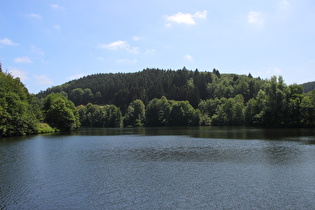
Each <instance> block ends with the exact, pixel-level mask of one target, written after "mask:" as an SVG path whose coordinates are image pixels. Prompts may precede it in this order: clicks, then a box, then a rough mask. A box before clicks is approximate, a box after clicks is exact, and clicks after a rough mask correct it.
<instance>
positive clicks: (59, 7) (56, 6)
mask: <svg viewBox="0 0 315 210" xmlns="http://www.w3.org/2000/svg"><path fill="white" fill-rule="evenodd" d="M50 7H51V8H52V9H59V10H64V9H65V8H64V7H62V6H60V5H58V4H51V5H50Z"/></svg>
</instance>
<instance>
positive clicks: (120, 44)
mask: <svg viewBox="0 0 315 210" xmlns="http://www.w3.org/2000/svg"><path fill="white" fill-rule="evenodd" d="M98 47H99V48H103V49H107V50H125V51H127V52H129V53H134V54H139V48H138V47H131V46H130V45H129V43H128V42H126V41H121V40H118V41H115V42H112V43H109V44H99V45H98Z"/></svg>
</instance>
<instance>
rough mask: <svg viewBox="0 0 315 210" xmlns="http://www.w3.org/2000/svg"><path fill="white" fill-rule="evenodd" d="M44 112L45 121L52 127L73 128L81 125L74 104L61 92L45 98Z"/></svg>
mask: <svg viewBox="0 0 315 210" xmlns="http://www.w3.org/2000/svg"><path fill="white" fill-rule="evenodd" d="M43 112H44V119H45V121H46V122H47V123H48V124H49V125H51V126H52V127H55V128H58V129H60V130H73V129H76V128H78V127H79V126H80V121H79V113H78V111H77V110H76V108H75V106H74V104H73V103H72V102H71V101H70V100H68V99H67V98H66V97H64V96H63V95H62V94H60V93H51V94H49V95H48V96H47V97H46V98H45V100H44V105H43Z"/></svg>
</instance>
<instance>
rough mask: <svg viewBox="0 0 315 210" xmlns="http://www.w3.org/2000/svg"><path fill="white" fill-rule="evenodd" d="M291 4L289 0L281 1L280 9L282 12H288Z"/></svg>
mask: <svg viewBox="0 0 315 210" xmlns="http://www.w3.org/2000/svg"><path fill="white" fill-rule="evenodd" d="M290 6H291V4H290V2H289V1H287V0H281V1H280V2H279V9H280V10H288V9H289V8H290Z"/></svg>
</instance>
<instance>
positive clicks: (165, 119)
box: [0, 67, 314, 127]
mask: <svg viewBox="0 0 315 210" xmlns="http://www.w3.org/2000/svg"><path fill="white" fill-rule="evenodd" d="M62 91H63V92H62ZM52 92H62V93H63V95H65V96H66V94H68V96H69V99H70V100H72V101H73V102H74V103H75V104H76V105H81V104H88V103H94V104H98V105H92V104H91V105H86V106H82V107H81V106H80V107H81V108H82V109H81V108H79V109H78V111H79V113H80V120H81V123H82V124H83V125H87V126H101V127H104V126H106V127H111V126H113V125H115V126H117V125H121V122H122V120H121V119H122V116H124V120H123V123H124V126H143V125H146V126H165V125H227V126H229V125H251V126H264V127H313V126H314V100H313V98H314V96H313V95H314V94H313V93H309V94H305V93H303V88H302V87H301V86H300V85H296V84H294V85H289V86H287V85H286V84H285V83H284V81H283V78H282V77H275V76H274V77H272V78H270V80H262V79H260V78H253V77H252V75H251V74H250V73H249V74H248V75H236V74H220V72H219V71H218V70H217V69H213V71H212V72H200V71H199V70H198V69H196V70H195V71H190V70H187V69H186V68H185V67H184V68H183V69H180V70H177V71H172V70H160V69H145V70H143V71H141V72H137V73H118V74H96V75H90V76H87V77H84V78H81V79H78V80H73V81H70V82H68V83H66V84H63V85H60V86H56V87H53V88H50V89H47V90H46V91H43V92H41V93H39V94H38V97H39V98H43V97H45V96H47V95H48V94H49V93H52ZM166 98H167V99H166ZM140 101H141V103H140ZM106 104H113V105H111V106H115V107H116V108H113V110H116V111H109V110H107V109H109V107H107V106H108V105H106ZM101 105H103V106H101ZM104 105H105V106H104ZM117 107H118V108H117ZM145 107H146V108H145ZM0 109H1V107H0ZM117 109H120V110H121V111H122V112H120V110H119V111H117ZM110 110H111V109H110ZM108 113H116V114H108ZM113 116H114V117H113ZM109 119H112V120H109ZM114 121H115V122H116V123H113V122H114Z"/></svg>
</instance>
